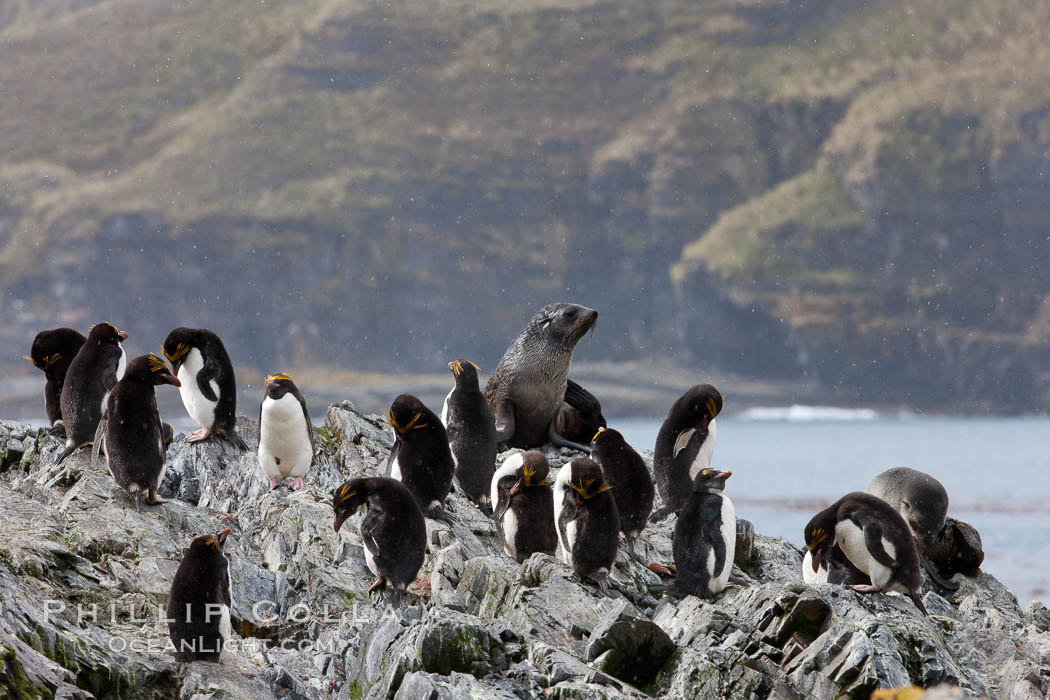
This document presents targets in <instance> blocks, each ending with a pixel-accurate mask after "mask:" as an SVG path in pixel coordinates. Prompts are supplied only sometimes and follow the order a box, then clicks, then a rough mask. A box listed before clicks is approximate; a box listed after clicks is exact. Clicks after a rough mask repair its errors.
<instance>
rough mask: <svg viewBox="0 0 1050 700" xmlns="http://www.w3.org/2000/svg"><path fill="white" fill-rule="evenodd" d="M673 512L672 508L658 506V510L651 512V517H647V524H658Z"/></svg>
mask: <svg viewBox="0 0 1050 700" xmlns="http://www.w3.org/2000/svg"><path fill="white" fill-rule="evenodd" d="M673 512H674V508H672V507H671V506H666V505H665V506H660V507H659V508H657V509H656V510H654V511H653V513H652V515H650V516H649V522H651V523H658V522H660V521H661V520H663V519H664V518H666V517H667V516H668V515H670V514H671V513H673Z"/></svg>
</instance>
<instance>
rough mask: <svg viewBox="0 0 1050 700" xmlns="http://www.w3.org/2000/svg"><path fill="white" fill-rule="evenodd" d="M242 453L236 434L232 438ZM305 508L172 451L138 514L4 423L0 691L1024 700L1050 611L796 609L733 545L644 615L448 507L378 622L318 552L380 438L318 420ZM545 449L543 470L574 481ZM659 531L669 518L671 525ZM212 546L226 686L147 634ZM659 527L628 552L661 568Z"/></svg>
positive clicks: (244, 430) (366, 581)
mask: <svg viewBox="0 0 1050 700" xmlns="http://www.w3.org/2000/svg"><path fill="white" fill-rule="evenodd" d="M239 429H240V432H241V434H242V435H243V436H244V437H245V438H247V439H249V443H251V442H252V441H251V436H252V435H253V433H254V426H253V425H252V424H251V422H250V421H242V423H241V425H240V426H239ZM317 438H318V439H317V445H318V451H319V454H318V457H317V459H316V462H315V465H314V467H313V468H312V470H311V472H310V474H309V475H308V477H307V479H306V481H307V487H306V488H304V489H303V490H301V491H298V492H290V491H288V490H287V489H286V488H283V487H281V488H279V489H277V490H275V491H268V490H267V489H268V484H267V482H266V479H265V478H264V477H263V476H262V475H261V473H260V472H259V470H258V467H257V464H256V462H255V455H254V452H252V451H249V452H247V453H238V452H236V451H234V450H232V449H231V448H230V447H228V446H227V445H224V444H221V443H205V444H189V443H187V442H186V441H185V438H184V437H182V436H179V437H178V438H177V439H176V440H175V442H174V443H173V444H172V446H171V448H170V450H169V454H168V464H167V466H168V472H167V476H166V479H165V484H164V488H163V489H162V495H164V496H168V497H175V500H172V501H171V502H169V503H165V504H163V505H160V506H154V507H149V506H144V507H142V509H141V512H139V511H136V509H135V507H134V503H133V502H132V501H131V500H130V499H129V498H128V497H127V496H126V495H125V494H124V493H123V492H122V491H121V490H120V489H119V488H117V487H115V486H114V484H113V482H112V479H111V478H110V477H109V475H108V473H107V472H106V471H105V467H104V465H102V464H99V465H92V464H90V454H89V452H88V451H81V452H78V453H76V454H74V455H73V456H72V457H70V458H69V459H68V460H66V462H65V463H63V465H62V466H61V467H59V468H57V469H56V468H55V467H54V466H53V462H54V458H55V456H56V455H57V453H58V452H59V451H60V449H61V445H60V444H59V443H58V442H57V441H55V440H54V439H52V438H50V437H49V436H47V435H46V434H44V433H43V431H39V432H38V431H33V430H30V429H29V427H28V426H22V425H17V424H10V423H3V424H0V455H2V459H0V464H2V467H0V512H2V513H3V516H4V525H5V528H4V538H3V540H2V542H0V605H2V615H0V690H6V691H7V692H8V694H9V695H11V696H13V697H34V696H39V697H69V698H88V697H92V696H94V697H100V698H131V697H134V698H139V697H154V698H171V697H179V698H206V697H210V698H244V697H253V698H257V699H259V700H261V699H263V698H338V699H341V700H344V699H345V700H349V699H350V698H362V697H367V698H419V697H426V698H458V697H464V696H468V697H469V696H473V697H493V698H512V697H518V698H520V697H540V696H544V697H550V698H621V697H626V698H643V697H647V696H666V697H682V698H702V697H755V698H758V697H770V696H774V697H778V698H804V697H832V696H845V697H855V698H861V697H868V696H869V695H870V694H871V692H872V691H874V690H877V689H889V688H894V687H899V686H908V685H917V686H921V687H931V686H936V685H939V684H941V685H946V686H951V687H957V688H959V689H961V692H962V693H963V695H961V697H965V696H981V695H987V696H993V697H1003V698H1018V699H1021V698H1026V699H1027V698H1033V699H1034V698H1040V697H1043V696H1044V695H1045V693H1046V691H1047V686H1048V684H1050V671H1048V670H1047V669H1048V668H1050V631H1048V630H1050V612H1048V611H1047V609H1046V608H1045V607H1043V606H1042V605H1041V604H1039V603H1033V604H1032V605H1031V606H1029V608H1028V609H1027V610H1024V611H1022V610H1021V609H1019V608H1018V606H1017V602H1016V599H1015V598H1014V597H1013V596H1012V595H1011V594H1010V592H1009V591H1007V590H1006V589H1005V588H1003V587H1002V586H1001V585H1000V584H999V583H998V582H997V581H996V580H995V579H994V578H993V577H992V576H990V575H987V574H984V575H982V576H981V577H980V578H979V579H975V580H971V579H963V580H962V585H961V586H960V588H959V590H958V591H956V592H954V593H952V594H950V595H948V594H945V593H942V592H939V591H938V590H936V589H934V588H931V587H930V586H929V585H927V586H926V587H925V588H924V591H923V602H924V604H925V605H926V607H927V609H928V610H929V612H930V615H929V617H926V618H923V617H922V616H921V615H919V614H918V611H917V610H916V609H915V606H914V605H913V604H912V602H911V601H910V600H908V599H906V598H903V597H901V596H897V595H870V596H862V595H859V594H856V593H854V592H852V591H849V590H846V589H843V588H841V587H838V586H831V585H822V586H807V585H805V584H803V583H802V581H801V578H800V573H799V564H800V554H799V552H798V550H797V549H796V548H795V547H794V546H792V545H791V544H790V543H788V542H786V541H785V540H782V539H776V538H769V537H764V536H762V535H760V534H755V533H754V531H753V528H750V527H749V525H748V524H747V523H745V522H741V523H740V527H739V539H740V546H738V552H739V553H740V555H739V557H738V559H737V562H736V563H737V567H735V569H734V571H735V573H736V575H737V576H739V577H741V579H742V580H744V581H746V582H747V583H748V585H746V586H731V587H730V588H729V589H728V590H727V591H726V592H725V593H724V594H723V595H721V596H719V597H718V598H717V599H716V600H714V601H704V600H700V599H697V598H692V597H686V598H680V599H678V598H660V597H659V594H658V593H657V592H656V588H655V587H656V585H657V584H658V583H659V582H658V581H657V580H656V577H655V575H654V574H652V573H651V572H649V570H648V569H646V568H645V567H643V566H642V565H641V564H639V563H638V562H636V561H634V560H632V559H630V558H629V557H627V556H626V554H625V553H623V552H621V554H620V556H619V557H618V559H617V561H616V564H615V567H614V571H613V573H612V575H611V577H610V585H611V588H612V595H611V596H610V597H605V596H603V595H602V594H601V593H600V591H599V590H598V589H597V588H596V587H595V586H594V585H592V584H591V583H589V582H585V581H582V580H580V579H579V577H577V576H575V575H574V574H573V573H572V572H571V570H570V569H569V568H567V567H566V566H564V565H563V564H562V563H561V562H560V561H559V560H557V559H555V558H553V557H550V556H547V555H543V554H536V555H534V556H533V557H532V558H530V559H529V560H527V561H526V562H525V563H524V564H522V565H518V564H516V563H515V562H514V561H513V560H512V559H510V558H509V557H507V556H506V555H505V554H504V553H503V552H502V551H501V549H500V548H499V546H498V544H497V542H496V538H495V531H494V528H493V525H492V522H491V521H490V520H489V519H488V518H487V517H486V516H484V515H483V514H482V513H481V512H480V511H479V510H478V509H477V508H476V507H475V506H474V505H473V504H472V503H470V502H469V501H468V500H467V499H466V498H464V497H463V496H462V495H460V494H458V493H453V494H452V495H451V496H450V497H449V502H448V508H447V510H448V512H449V513H450V515H451V516H452V524H451V525H448V524H445V523H439V522H434V521H428V523H427V526H428V538H429V542H428V549H429V551H428V554H427V558H426V561H425V563H424V568H423V570H422V571H421V572H420V576H419V578H418V579H417V580H416V582H415V583H414V584H413V585H412V586H410V588H409V592H410V594H411V595H410V596H409V602H408V604H406V605H405V606H403V607H402V608H400V609H397V610H394V609H391V608H384V607H382V606H380V605H377V604H375V603H374V602H373V601H372V600H370V599H369V597H368V595H367V589H368V586H369V585H370V583H371V576H370V575H369V573H368V571H367V568H366V566H365V562H364V557H363V554H362V548H361V543H360V540H359V536H358V528H357V519H358V518H359V517H360V516H355V517H354V518H353V519H351V520H350V521H348V523H347V526H346V527H344V528H343V529H342V531H341V532H340V533H335V532H334V531H333V529H332V519H333V512H332V509H331V505H330V491H331V489H332V488H333V487H334V486H335V485H336V484H338V483H340V482H342V481H343V480H344V479H347V478H350V477H353V476H358V475H363V474H373V473H375V472H376V470H377V469H380V468H381V467H382V465H383V462H384V460H385V457H386V454H387V450H388V449H389V445H390V443H391V439H390V436H389V434H388V433H387V431H386V430H385V429H384V428H383V427H382V423H381V422H380V419H379V417H377V416H363V415H360V414H359V413H357V412H356V411H355V410H354V409H353V407H352V406H351V405H349V404H345V403H344V404H339V405H333V406H332V407H330V408H329V410H328V412H327V414H326V415H325V423H324V425H323V426H322V427H320V428H319V429H318V430H317ZM572 456H573V455H572V453H571V452H570V451H568V450H548V458H549V459H550V461H551V464H552V466H554V467H555V468H557V467H560V466H561V465H563V464H564V463H565V462H566V461H568V460H569V459H571V458H572ZM671 520H672V521H673V518H672V519H671ZM221 527H231V528H232V529H233V535H232V536H231V538H230V539H229V540H228V542H227V550H228V551H229V553H230V555H231V558H232V562H233V566H232V569H231V572H232V576H233V593H234V596H233V597H234V607H233V615H232V617H233V627H234V630H235V632H236V634H235V641H236V644H235V645H233V646H232V648H230V649H228V650H227V651H226V652H224V656H223V663H221V664H214V663H207V662H198V663H192V664H178V663H175V662H174V661H173V658H172V655H171V653H170V651H168V650H166V649H165V646H166V643H167V629H166V626H165V624H164V623H163V620H162V616H161V615H160V614H158V612H159V611H162V610H163V609H164V606H165V603H166V600H167V594H168V588H169V586H170V581H171V578H172V576H173V574H174V571H175V568H176V567H177V565H178V562H179V560H180V559H181V556H182V551H183V548H184V547H186V546H187V545H188V543H189V541H190V539H191V538H192V537H193V536H194V535H197V534H200V533H202V532H209V531H215V530H217V529H219V528H221ZM672 528H673V522H664V523H662V524H661V525H660V526H658V527H651V528H649V529H647V530H646V531H645V533H644V535H643V537H642V539H641V540H639V543H638V544H639V550H640V551H641V552H642V553H644V555H645V556H646V557H648V558H650V559H659V560H669V559H670V556H671V554H670V534H671V531H672Z"/></svg>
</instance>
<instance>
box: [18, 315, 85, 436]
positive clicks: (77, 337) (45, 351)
mask: <svg viewBox="0 0 1050 700" xmlns="http://www.w3.org/2000/svg"><path fill="white" fill-rule="evenodd" d="M86 340H87V338H85V337H84V335H83V334H82V333H81V332H80V331H77V330H74V329H72V328H53V329H51V330H46V331H40V332H39V333H37V334H36V337H35V338H33V347H32V349H31V350H30V351H29V358H30V360H31V361H32V363H33V366H35V367H37V368H38V369H41V370H43V372H44V376H45V377H46V378H47V383H46V384H45V385H44V410H45V411H46V412H47V420H48V422H50V423H51V424H52V425H54V424H55V423H56V422H57V421H60V420H61V419H62V385H63V384H64V382H65V378H66V372H67V371H69V365H70V364H72V363H73V358H75V357H76V355H77V352H79V351H80V348H81V347H82V346H83V345H84V342H85V341H86Z"/></svg>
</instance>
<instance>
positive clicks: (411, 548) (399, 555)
mask: <svg viewBox="0 0 1050 700" xmlns="http://www.w3.org/2000/svg"><path fill="white" fill-rule="evenodd" d="M354 481H359V482H360V486H358V487H357V488H361V489H362V490H364V491H365V492H366V493H367V494H368V495H367V496H366V503H367V506H368V510H367V512H366V513H365V517H364V519H363V520H362V521H361V539H362V540H363V541H364V545H365V547H367V548H369V550H370V551H371V552H372V556H373V559H374V561H375V564H376V569H377V570H378V573H379V575H380V576H385V577H386V579H387V581H388V582H389V583H390V584H391V585H392V586H393V587H394V588H396V589H399V590H401V591H403V590H405V588H406V587H408V585H409V584H410V583H412V581H414V580H415V578H416V574H418V573H419V569H420V567H421V566H423V555H424V553H425V552H426V548H427V526H426V522H425V521H424V519H423V511H422V510H421V509H420V507H419V504H418V503H416V499H415V498H414V497H413V495H412V493H410V492H409V490H408V488H407V487H406V486H405V485H404V484H402V483H401V482H399V481H397V480H396V479H388V478H385V477H373V478H369V479H360V480H354ZM354 481H352V482H350V483H351V484H353V483H354ZM352 488H353V487H352Z"/></svg>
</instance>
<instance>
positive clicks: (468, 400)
mask: <svg viewBox="0 0 1050 700" xmlns="http://www.w3.org/2000/svg"><path fill="white" fill-rule="evenodd" d="M448 368H449V370H451V371H452V374H453V376H454V377H455V379H456V386H455V387H454V388H453V389H452V391H450V392H449V394H448V396H447V397H446V398H445V405H444V407H443V408H442V409H441V422H442V423H443V424H444V426H445V430H446V431H447V432H448V446H449V449H450V450H451V451H452V460H453V461H454V462H455V465H456V472H455V476H454V477H453V482H454V483H455V484H456V486H458V487H459V488H460V489H462V490H463V493H465V494H467V497H468V498H470V500H472V501H474V502H475V503H477V504H478V505H479V506H481V507H482V508H483V509H487V507H492V506H493V505H494V504H493V503H490V502H489V487H490V486H491V484H492V474H493V473H494V472H495V466H496V423H495V421H494V419H493V418H492V410H491V409H490V408H489V404H488V401H486V400H485V395H484V394H482V393H481V386H480V384H479V383H478V366H477V365H476V364H474V363H473V362H471V361H470V360H456V361H455V362H449V363H448Z"/></svg>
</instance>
